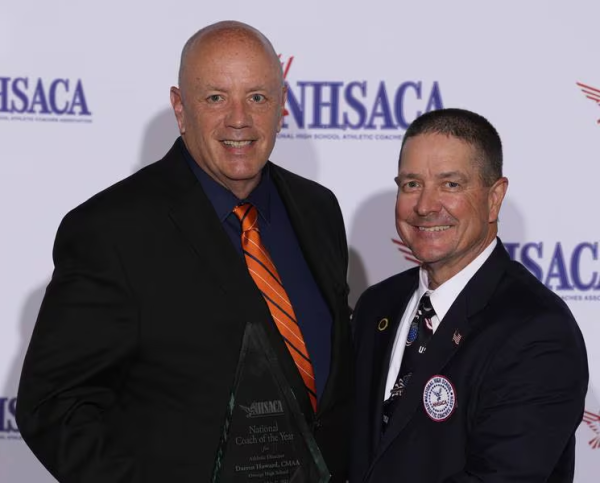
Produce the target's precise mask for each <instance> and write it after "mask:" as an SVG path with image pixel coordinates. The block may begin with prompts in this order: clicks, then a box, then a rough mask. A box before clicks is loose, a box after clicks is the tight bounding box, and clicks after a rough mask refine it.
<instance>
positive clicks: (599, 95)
mask: <svg viewBox="0 0 600 483" xmlns="http://www.w3.org/2000/svg"><path fill="white" fill-rule="evenodd" d="M577 85H578V86H579V87H580V88H581V91H582V92H583V93H584V95H585V97H587V98H588V99H590V100H592V101H594V102H595V103H596V104H597V105H598V106H600V89H597V88H595V87H591V86H588V85H586V84H583V83H582V82H577ZM596 122H597V123H598V124H600V119H598V121H596Z"/></svg>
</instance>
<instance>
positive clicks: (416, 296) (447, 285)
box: [384, 238, 497, 400]
mask: <svg viewBox="0 0 600 483" xmlns="http://www.w3.org/2000/svg"><path fill="white" fill-rule="evenodd" d="M496 244H497V241H496V239H495V238H494V240H493V241H492V243H490V244H489V245H488V246H487V247H486V248H485V250H483V251H482V252H481V253H480V254H479V255H478V256H477V258H475V259H474V260H473V261H472V262H471V263H469V264H468V265H467V266H466V267H465V268H463V269H462V270H461V271H460V272H458V273H457V274H456V275H454V276H453V277H452V278H450V279H449V280H446V281H445V282H444V283H443V284H442V285H440V286H439V287H438V288H436V289H435V290H430V289H429V277H428V276H427V272H426V271H425V270H424V269H423V268H421V269H420V270H419V287H418V288H417V290H415V292H414V293H413V294H412V297H411V298H410V300H409V301H408V305H407V306H406V310H405V311H404V314H403V315H402V319H401V320H400V325H399V326H398V330H397V331H396V339H395V341H394V347H393V349H392V355H391V358H390V365H389V369H388V375H387V382H386V384H385V393H384V400H385V399H387V398H389V397H390V391H391V390H392V388H393V387H394V384H395V382H396V378H397V377H398V371H399V370H400V364H401V363H402V357H403V356H404V348H405V347H406V338H407V337H408V330H409V329H410V324H411V322H412V320H413V318H414V317H415V313H416V312H417V306H418V304H419V300H421V297H422V296H423V294H425V293H428V294H429V297H430V300H431V305H432V306H433V310H435V315H434V316H433V317H432V319H431V322H432V324H433V333H434V334H435V331H436V330H437V328H438V327H439V325H440V324H441V323H442V321H443V320H444V316H445V315H446V313H447V312H448V310H450V307H451V306H452V304H453V303H454V301H455V300H456V298H457V297H458V295H459V294H460V292H461V291H462V290H463V288H465V285H467V283H468V282H469V280H471V278H472V277H473V275H475V273H477V270H479V269H480V268H481V266H482V265H483V264H484V262H485V261H486V260H487V259H488V258H489V256H490V255H491V254H492V252H493V251H494V248H495V247H496Z"/></svg>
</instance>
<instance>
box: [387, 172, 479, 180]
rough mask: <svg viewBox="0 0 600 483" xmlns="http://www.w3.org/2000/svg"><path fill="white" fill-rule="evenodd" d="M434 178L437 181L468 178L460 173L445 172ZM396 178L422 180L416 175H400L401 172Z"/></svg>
mask: <svg viewBox="0 0 600 483" xmlns="http://www.w3.org/2000/svg"><path fill="white" fill-rule="evenodd" d="M435 177H436V178H437V179H448V178H458V179H468V176H466V175H465V174H464V173H463V172H461V171H445V172H443V173H439V174H436V175H435ZM398 178H399V179H420V178H422V176H421V175H419V174H417V173H402V172H400V174H399V175H398Z"/></svg>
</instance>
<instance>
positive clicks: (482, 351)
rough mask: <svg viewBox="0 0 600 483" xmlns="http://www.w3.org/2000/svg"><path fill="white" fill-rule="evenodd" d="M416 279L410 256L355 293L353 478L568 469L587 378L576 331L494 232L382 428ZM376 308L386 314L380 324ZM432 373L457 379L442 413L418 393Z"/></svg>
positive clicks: (555, 478) (552, 477)
mask: <svg viewBox="0 0 600 483" xmlns="http://www.w3.org/2000/svg"><path fill="white" fill-rule="evenodd" d="M417 286H418V268H415V269H412V270H409V271H406V272H404V273H401V274H399V275H396V276H394V277H391V278H389V279H387V280H385V281H383V282H381V283H379V284H377V285H375V286H373V287H371V288H370V289H369V290H367V291H366V292H365V293H364V294H363V295H362V296H361V298H360V300H359V302H358V303H357V307H356V311H355V313H354V324H355V331H356V334H355V336H356V344H357V365H356V367H357V375H356V377H357V381H356V388H357V392H356V394H357V396H356V397H357V400H356V405H357V407H356V412H355V414H356V424H355V435H354V442H353V459H352V469H351V479H350V481H351V482H352V483H357V482H370V483H375V482H389V481H403V482H410V483H413V482H415V483H417V482H418V483H429V482H431V483H434V482H435V483H438V482H456V483H458V482H461V483H466V482H473V483H474V482H486V483H492V482H494V483H496V482H527V483H535V482H540V483H541V482H546V481H549V482H568V481H572V480H573V467H574V448H575V439H574V433H575V430H576V428H577V426H578V424H579V422H580V421H581V417H582V414H583V408H584V400H585V393H586V390H587V383H588V369H587V359H586V352H585V346H584V342H583V339H582V336H581V333H580V331H579V328H578V327H577V324H576V322H575V320H574V319H573V316H572V315H571V312H570V311H569V309H568V308H567V306H566V305H565V303H564V302H563V301H562V300H561V299H560V298H559V297H558V296H556V295H555V294H553V293H552V292H551V291H550V290H549V289H547V288H546V287H545V286H544V285H542V283H540V282H539V281H538V280H537V279H536V278H535V277H533V276H532V275H531V274H530V273H529V272H528V271H527V270H526V269H525V268H524V267H523V266H522V265H520V264H519V263H516V262H512V261H511V260H510V259H509V256H508V254H507V252H506V250H505V249H504V247H503V246H502V244H501V243H500V242H499V243H498V245H497V247H496V248H495V249H494V251H493V253H492V255H491V256H490V257H489V258H488V260H487V261H486V262H485V263H484V265H483V266H482V267H481V268H480V269H479V270H478V272H477V273H476V274H475V275H474V276H473V278H472V279H471V280H470V281H469V283H468V284H467V285H466V286H465V288H464V289H463V291H462V292H461V293H460V295H459V296H458V298H457V299H456V300H455V302H454V303H453V304H452V306H451V307H450V309H449V311H448V313H447V314H446V315H445V317H444V318H443V320H442V322H441V324H440V325H439V327H438V329H437V331H436V332H435V334H434V335H433V337H432V339H431V340H430V342H429V344H428V346H427V351H426V352H425V353H424V354H423V356H422V360H421V362H420V363H419V365H418V366H417V369H416V371H415V373H414V374H413V376H412V378H411V380H410V382H409V385H408V388H407V390H406V393H405V394H404V395H403V396H402V398H401V400H400V401H399V404H398V407H397V409H396V411H395V413H394V414H393V416H392V418H391V420H390V422H389V426H388V429H387V430H386V432H385V435H384V436H383V437H381V419H382V401H383V398H384V391H385V383H386V378H387V374H388V366H389V359H390V354H391V350H392V346H393V343H394V339H395V335H396V330H397V328H398V324H399V322H400V319H401V317H402V314H403V312H404V309H405V307H406V305H407V303H408V300H409V299H410V297H411V295H412V293H413V292H414V290H415V289H416V288H417ZM383 318H388V319H389V321H390V326H389V327H388V328H387V329H384V330H379V329H378V324H379V321H380V320H382V319H383ZM379 327H380V328H381V327H383V325H382V326H379ZM455 334H456V335H457V336H456V337H453V336H455ZM458 336H461V337H458ZM434 375H442V376H443V377H445V378H446V379H447V380H448V381H450V383H451V384H452V385H453V386H454V390H455V396H456V400H455V404H454V412H453V413H452V414H451V415H450V417H449V418H448V419H446V420H445V421H439V422H437V421H434V419H432V418H430V417H429V416H428V414H427V412H426V410H425V407H424V403H423V399H424V392H425V387H426V385H427V382H428V381H429V380H430V379H431V378H432V377H433V376H434Z"/></svg>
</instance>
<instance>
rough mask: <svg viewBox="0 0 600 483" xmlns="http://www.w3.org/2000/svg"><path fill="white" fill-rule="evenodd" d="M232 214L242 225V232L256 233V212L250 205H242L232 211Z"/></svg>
mask: <svg viewBox="0 0 600 483" xmlns="http://www.w3.org/2000/svg"><path fill="white" fill-rule="evenodd" d="M233 213H234V214H235V216H237V217H238V219H239V220H240V223H241V224H242V232H245V231H249V230H256V231H258V212H257V211H256V207H255V206H254V205H253V204H251V203H242V204H241V205H237V206H236V207H235V208H234V209H233Z"/></svg>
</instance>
